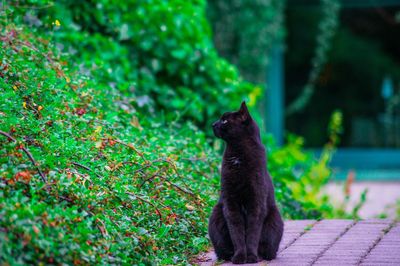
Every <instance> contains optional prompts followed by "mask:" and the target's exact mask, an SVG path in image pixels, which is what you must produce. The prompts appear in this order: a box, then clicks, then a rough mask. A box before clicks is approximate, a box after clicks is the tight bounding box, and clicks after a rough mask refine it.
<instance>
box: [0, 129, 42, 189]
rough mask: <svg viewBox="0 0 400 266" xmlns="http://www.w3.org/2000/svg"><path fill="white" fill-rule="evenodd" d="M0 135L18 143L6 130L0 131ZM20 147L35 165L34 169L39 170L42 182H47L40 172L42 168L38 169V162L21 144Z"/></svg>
mask: <svg viewBox="0 0 400 266" xmlns="http://www.w3.org/2000/svg"><path fill="white" fill-rule="evenodd" d="M0 135H3V136H5V137H7V138H8V139H10V140H12V141H14V142H16V143H18V141H17V140H16V139H15V138H13V137H12V136H11V135H10V134H8V133H6V132H3V131H0ZM20 148H21V150H23V151H24V152H25V154H26V155H27V156H28V158H29V160H30V161H31V162H32V163H33V165H34V166H36V169H37V171H38V172H39V175H40V177H41V178H42V180H43V182H44V183H47V180H46V176H45V174H44V173H43V172H42V170H40V167H39V165H38V163H37V162H36V161H35V159H34V158H33V156H32V154H31V153H30V152H29V151H28V149H27V148H25V147H24V146H23V145H21V147H20Z"/></svg>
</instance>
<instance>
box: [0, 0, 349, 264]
mask: <svg viewBox="0 0 400 266" xmlns="http://www.w3.org/2000/svg"><path fill="white" fill-rule="evenodd" d="M66 3H67V2H63V1H60V2H57V3H50V4H49V3H48V2H46V1H38V2H36V3H34V2H32V1H28V2H26V3H25V2H18V5H11V4H7V3H6V6H2V7H3V10H2V19H1V22H0V23H1V33H0V34H1V35H0V38H1V49H0V63H1V65H0V93H1V98H0V262H2V263H3V262H4V263H8V264H29V263H33V264H37V263H39V262H41V263H44V264H61V263H67V264H77V265H79V264H138V265H150V264H173V265H176V264H186V263H188V262H190V258H191V257H192V256H193V255H195V254H197V253H198V252H200V251H202V250H205V249H207V248H208V245H209V242H208V239H207V236H206V227H207V218H208V216H209V213H210V208H211V207H212V206H213V205H214V204H215V200H216V199H217V196H218V195H217V191H218V186H219V174H218V171H219V169H218V164H219V160H220V152H221V143H220V142H215V141H213V140H212V139H211V138H210V137H209V136H208V135H207V134H206V132H205V129H206V126H205V125H206V123H208V122H205V121H208V120H210V119H211V118H212V116H213V115H212V114H213V113H218V114H219V112H221V111H222V110H231V109H230V108H232V107H231V106H230V105H231V104H232V105H233V103H234V102H235V101H236V100H237V98H239V97H241V96H240V95H245V96H243V97H245V98H246V97H247V98H248V99H250V98H251V95H252V92H253V90H254V89H255V88H256V86H254V85H251V84H249V83H247V82H243V81H242V80H241V79H240V77H239V75H238V73H237V71H236V69H235V68H234V67H233V66H232V65H229V64H228V63H226V62H225V61H224V60H222V59H220V58H219V57H218V56H217V54H216V53H215V52H214V51H213V52H211V55H212V57H211V59H210V57H207V56H206V57H207V58H205V59H204V60H205V61H207V60H208V61H209V62H208V64H210V65H218V64H221V65H220V66H219V68H221V69H219V70H215V69H214V68H212V69H209V70H208V71H209V73H204V74H199V73H198V72H196V71H194V72H189V73H186V74H185V73H180V72H179V73H178V74H177V73H175V74H174V75H181V77H180V78H177V79H178V80H180V79H182V80H183V79H184V78H183V77H185V76H187V78H188V79H189V80H190V82H194V80H195V79H196V78H197V77H199V75H200V76H201V75H206V77H203V79H204V80H209V79H210V78H209V77H208V76H209V75H219V76H220V78H218V79H215V80H214V79H211V80H213V81H212V82H211V83H209V84H208V85H207V86H209V89H210V90H213V91H214V90H217V89H218V88H225V87H226V86H228V85H229V86H228V87H229V88H228V89H227V91H226V94H224V97H217V95H220V91H217V92H215V93H214V92H213V93H212V95H214V96H212V97H211V96H210V97H211V98H207V97H206V98H204V97H203V96H204V95H206V94H208V93H209V92H207V91H199V90H198V89H197V88H198V87H196V86H194V87H191V88H190V89H189V87H188V91H190V93H189V94H188V95H186V94H184V93H183V94H182V90H181V87H179V86H180V85H179V84H178V85H177V84H173V83H169V81H170V79H166V78H165V77H164V76H163V75H161V76H159V75H158V74H157V73H158V72H157V71H156V72H153V71H149V69H148V68H146V67H145V66H147V63H145V64H144V65H137V62H136V61H135V60H133V59H132V56H133V55H134V54H135V53H142V52H143V51H142V50H140V49H139V50H135V49H136V47H137V45H139V46H140V45H144V44H143V43H142V42H145V41H146V40H147V39H146V38H143V39H138V40H135V41H127V40H125V38H122V39H121V38H120V37H121V36H120V35H118V36H113V35H112V34H111V33H110V32H114V31H113V30H106V32H103V31H104V30H101V31H98V30H96V27H95V26H94V25H96V24H91V23H92V20H90V21H86V20H85V19H83V18H81V19H79V21H80V23H81V24H82V25H86V27H88V28H86V29H85V28H84V27H83V26H82V25H81V26H80V27H78V26H76V25H77V24H75V23H72V21H71V23H72V24H71V25H75V29H74V30H72V29H71V28H69V27H67V26H66V29H63V23H64V21H63V20H61V18H63V19H65V21H68V13H71V14H72V13H73V12H78V10H81V12H83V13H82V16H83V17H86V18H95V19H94V20H96V19H99V16H101V14H103V13H101V12H103V11H96V12H100V13H95V14H92V13H90V12H89V11H90V10H91V9H88V10H89V11H88V10H87V9H85V7H84V6H83V7H82V9H79V8H78V7H77V6H73V7H70V6H69V5H67V4H66ZM85 3H86V2H85ZM85 3H83V4H82V5H85ZM100 3H102V2H100ZM124 3H125V1H124ZM124 3H122V2H121V3H120V2H118V1H116V2H115V6H112V5H107V3H106V2H104V3H103V4H104V5H103V7H108V8H112V7H115V10H116V11H115V12H117V13H118V12H119V14H122V13H123V12H122V11H123V10H124V6H125V4H124ZM127 3H131V2H130V1H128V2H127ZM133 3H136V4H135V5H137V8H139V9H140V8H141V7H142V4H143V5H144V3H147V2H143V3H142V4H140V3H141V2H140V1H139V2H137V1H132V5H133ZM176 3H181V2H179V1H177V2H176ZM176 3H175V5H174V4H171V7H170V8H173V7H177V6H179V5H177V4H176ZM181 4H182V5H183V6H185V8H187V9H188V10H189V11H190V12H189V11H188V12H189V13H191V12H192V11H193V10H194V11H196V10H197V11H199V12H198V13H199V14H198V16H199V17H200V19H201V21H202V23H203V24H204V27H206V21H205V20H204V18H203V17H202V16H203V15H202V14H203V11H202V10H203V9H204V5H205V3H204V2H203V1H193V2H189V1H185V2H182V3H181ZM160 5H161V7H160V6H157V5H156V4H154V5H152V6H151V7H149V6H148V5H144V7H145V10H148V12H155V11H154V10H156V11H157V10H158V9H160V8H167V9H168V6H166V7H164V6H163V5H166V4H165V3H161V4H160ZM27 6H28V7H29V8H27ZM33 7H36V8H33ZM146 8H147V9H146ZM153 9H154V10H153ZM55 10H56V11H55ZM57 10H58V11H57ZM60 10H63V12H64V13H63V14H64V16H59V13H57V12H61V11H60ZM121 10H122V11H121ZM161 10H164V9H161ZM104 12H105V11H104ZM159 12H161V11H159ZM106 13H107V12H106ZM51 14H53V15H51ZM107 14H108V15H109V12H108V13H107ZM56 15H57V16H58V17H56ZM154 17H155V18H154V19H156V17H157V16H156V15H154ZM188 17H189V16H188ZM188 17H187V18H183V19H188ZM69 18H74V19H75V20H77V18H76V16H75V15H73V16H72V15H71V16H69ZM127 19H128V18H127ZM129 19H132V18H129ZM134 22H135V21H132V22H131V23H133V24H134ZM104 23H105V24H107V23H106V22H104ZM149 23H150V22H149ZM36 24H37V25H36ZM111 24H112V25H113V23H111ZM35 25H36V26H35ZM101 25H103V24H101ZM129 25H130V24H129ZM149 25H152V26H154V27H156V26H155V25H157V22H154V21H152V22H151V23H150V24H149ZM190 25H192V24H190ZM103 26H104V25H103ZM197 26H198V25H197V24H196V23H195V24H193V25H192V26H191V27H197ZM71 27H72V26H71ZM90 27H93V28H90ZM128 27H129V26H128ZM98 28H100V29H103V27H100V26H98ZM150 32H151V31H150ZM118 34H121V32H120V33H118ZM148 34H149V36H148V38H150V39H151V38H155V37H154V36H156V35H155V34H156V33H148ZM190 38H191V37H190V36H189V37H187V36H186V37H182V39H177V41H179V43H177V44H176V46H180V44H185V43H186V42H188V43H189V44H188V45H189V46H190V44H191V42H189V41H188V40H187V39H190ZM202 38H208V37H207V35H206V36H203V37H202ZM195 40H197V39H195ZM192 44H193V45H196V41H194V42H193V43H192ZM157 45H159V46H160V47H161V48H160V49H162V51H161V52H160V55H148V58H147V59H146V60H150V59H151V58H153V59H154V58H158V57H157V56H160V57H163V56H165V57H166V58H164V60H165V61H163V62H164V63H165V62H167V61H168V62H170V63H171V64H172V65H173V64H174V63H176V64H178V65H179V64H182V63H183V62H187V60H186V61H185V59H179V58H178V59H179V60H178V59H173V58H171V57H170V56H171V55H163V53H167V52H166V51H167V50H168V49H169V46H168V45H167V44H163V41H161V42H159V43H157ZM163 45H165V47H164V46H163ZM208 45H210V46H209V47H208V48H207V49H212V46H211V44H208ZM183 46H185V45H183ZM156 50H157V49H155V50H151V52H155V51H156ZM190 53H191V52H190V51H189V52H188V55H187V56H190ZM131 59H132V60H131ZM186 59H187V58H186ZM175 60H177V62H175ZM202 60H203V59H202ZM146 62H147V61H146ZM150 62H153V61H152V60H150ZM197 63H198V61H193V62H190V64H197ZM149 64H151V63H149ZM164 67H165V68H168V67H170V65H169V64H165V65H164ZM180 67H181V68H182V69H183V68H185V67H186V66H185V65H184V66H180ZM146 69H147V70H146ZM141 71H144V72H146V73H147V74H146V75H138V74H137V73H139V72H141ZM213 71H215V72H213ZM142 74H143V73H142ZM138 76H141V77H140V78H139V77H138ZM174 77H175V76H174ZM147 78H149V79H151V80H152V82H151V83H149V84H147V85H144V83H145V81H144V80H147ZM168 80H169V81H168ZM171 80H174V79H171ZM190 82H189V83H190ZM204 82H206V81H204ZM207 82H208V81H207ZM242 82H243V83H242ZM141 85H143V86H141ZM203 85H204V84H203ZM199 86H200V85H199ZM243 88H245V89H243ZM153 89H154V90H159V92H155V91H152V90H153ZM163 89H165V90H167V91H168V90H172V91H173V94H171V95H169V94H168V98H166V99H165V102H164V103H163V101H162V100H160V99H159V97H162V95H161V94H162V93H163V92H164V91H163ZM193 95H194V96H193ZM192 96H193V97H195V98H198V99H202V100H204V102H203V101H202V102H201V104H200V105H201V106H202V107H199V106H198V105H193V106H197V107H193V108H195V109H193V110H194V111H196V110H197V111H199V113H200V114H201V115H199V116H198V117H197V118H196V116H197V114H194V113H193V112H192V111H190V112H189V111H185V110H184V109H185V108H184V106H182V107H177V106H175V105H174V104H172V103H171V101H172V100H177V101H183V103H185V99H189V98H190V97H192ZM168 99H170V100H171V101H169V100H168ZM170 104H171V105H170ZM205 106H212V108H213V109H212V110H213V111H212V112H211V113H210V114H208V115H207V116H208V117H207V118H205V116H203V115H204V110H205V109H204V108H205ZM235 107H236V106H235ZM191 108H192V107H191ZM176 111H178V112H176ZM171 114H172V115H171ZM340 120H341V117H340V115H339V114H336V115H335V116H334V119H332V121H333V122H332V125H331V127H330V132H331V134H330V135H331V136H332V137H331V145H334V144H335V142H336V138H337V136H336V134H337V131H338V130H337V128H338V127H339V126H338V125H340ZM263 140H264V142H265V144H266V145H267V147H268V152H269V164H268V168H269V170H270V171H271V174H272V176H273V178H274V183H275V186H276V195H277V201H278V202H279V204H280V208H281V210H282V212H283V215H284V217H286V218H291V219H295V218H321V217H332V216H335V215H337V214H338V212H337V210H335V209H334V208H333V207H332V206H331V205H330V203H329V199H328V198H326V197H321V195H320V194H319V188H320V187H321V186H322V185H323V184H324V183H326V182H327V180H328V178H329V176H330V169H329V167H328V163H329V155H330V152H331V150H332V146H329V147H327V149H326V153H324V154H323V156H322V157H321V159H319V160H315V159H314V158H313V157H312V156H311V155H310V154H307V153H305V152H304V151H303V150H302V142H303V141H302V139H301V138H298V137H290V138H289V140H288V144H287V145H286V146H284V147H282V148H278V147H276V146H275V145H274V142H273V139H272V138H271V137H270V136H268V135H264V136H263ZM341 215H344V214H341Z"/></svg>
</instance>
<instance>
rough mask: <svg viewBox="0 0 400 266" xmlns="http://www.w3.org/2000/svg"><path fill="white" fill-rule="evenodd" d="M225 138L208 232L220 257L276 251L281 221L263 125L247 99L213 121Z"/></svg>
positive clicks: (248, 257) (256, 256) (250, 257)
mask: <svg viewBox="0 0 400 266" xmlns="http://www.w3.org/2000/svg"><path fill="white" fill-rule="evenodd" d="M212 126H213V130H214V134H215V136H216V137H218V138H221V139H223V140H224V141H225V142H226V148H225V152H224V157H223V161H222V170H221V176H222V178H221V195H220V198H219V201H218V203H217V205H216V206H215V207H214V209H213V212H212V214H211V217H210V220H209V225H208V234H209V236H210V238H211V242H212V244H213V246H214V249H215V253H216V255H217V257H218V258H219V259H223V260H231V261H232V262H233V263H235V264H241V263H246V262H247V263H254V262H257V261H259V260H260V259H265V260H271V259H274V258H275V257H276V253H277V251H278V248H279V243H280V241H281V238H282V233H283V221H282V218H281V215H280V213H279V210H278V208H277V206H276V203H275V195H274V187H273V184H272V180H271V177H270V175H269V173H268V171H267V169H266V163H267V162H266V157H265V149H264V146H263V145H262V143H261V139H260V130H259V128H258V126H257V124H256V123H255V122H254V120H253V119H252V118H251V116H250V114H249V111H248V109H247V106H246V103H245V102H243V103H242V105H241V107H240V110H239V111H237V112H229V113H225V114H223V115H222V117H221V118H220V119H219V120H218V121H216V122H215V123H214V124H213V125H212Z"/></svg>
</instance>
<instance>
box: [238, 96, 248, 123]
mask: <svg viewBox="0 0 400 266" xmlns="http://www.w3.org/2000/svg"><path fill="white" fill-rule="evenodd" d="M239 114H240V117H241V120H242V121H243V122H248V121H249V120H250V119H251V116H250V113H249V109H247V105H246V102H245V101H243V102H242V104H241V105H240V109H239Z"/></svg>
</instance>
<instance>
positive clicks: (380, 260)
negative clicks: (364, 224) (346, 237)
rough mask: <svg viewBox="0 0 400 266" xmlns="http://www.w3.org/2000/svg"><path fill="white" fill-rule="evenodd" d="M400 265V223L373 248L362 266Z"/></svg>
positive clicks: (362, 262)
mask: <svg viewBox="0 0 400 266" xmlns="http://www.w3.org/2000/svg"><path fill="white" fill-rule="evenodd" d="M390 263H397V265H400V223H396V224H394V225H393V226H392V228H390V230H389V231H388V232H387V233H386V234H385V235H384V236H383V237H382V239H380V241H379V242H378V243H377V244H376V245H375V246H374V247H373V248H372V250H371V251H370V252H369V253H368V254H367V255H366V256H365V258H364V259H363V260H362V261H361V264H360V265H365V266H366V265H369V264H375V265H381V264H382V265H384V264H385V265H386V264H390Z"/></svg>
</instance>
